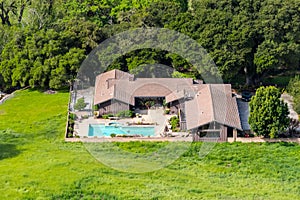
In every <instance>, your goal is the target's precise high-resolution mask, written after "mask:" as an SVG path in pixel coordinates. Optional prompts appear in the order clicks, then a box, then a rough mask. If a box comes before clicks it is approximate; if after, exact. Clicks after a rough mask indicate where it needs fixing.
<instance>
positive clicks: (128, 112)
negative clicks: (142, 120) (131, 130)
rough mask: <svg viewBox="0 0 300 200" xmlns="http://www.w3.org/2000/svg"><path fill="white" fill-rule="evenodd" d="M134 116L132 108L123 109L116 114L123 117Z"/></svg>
mask: <svg viewBox="0 0 300 200" xmlns="http://www.w3.org/2000/svg"><path fill="white" fill-rule="evenodd" d="M133 116H134V113H133V112H132V111H131V110H123V111H120V112H118V113H117V114H116V117H121V118H131V117H133Z"/></svg>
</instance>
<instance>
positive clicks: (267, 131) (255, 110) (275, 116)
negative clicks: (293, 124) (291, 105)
mask: <svg viewBox="0 0 300 200" xmlns="http://www.w3.org/2000/svg"><path fill="white" fill-rule="evenodd" d="M280 96H281V94H280V91H279V90H278V89H277V88H276V87H274V86H269V87H260V88H258V89H257V91H256V94H255V96H253V97H252V99H251V101H250V116H249V124H250V126H251V129H252V130H253V131H254V132H255V133H256V134H257V135H259V136H264V137H270V138H275V137H277V136H278V135H279V133H280V132H281V131H284V130H285V129H286V128H287V127H288V125H289V118H288V114H289V111H288V106H287V104H286V103H284V102H283V100H281V99H280Z"/></svg>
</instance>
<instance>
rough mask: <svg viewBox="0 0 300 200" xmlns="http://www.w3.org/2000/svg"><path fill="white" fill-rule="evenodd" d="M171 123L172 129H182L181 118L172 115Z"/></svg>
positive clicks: (176, 130) (175, 130)
mask: <svg viewBox="0 0 300 200" xmlns="http://www.w3.org/2000/svg"><path fill="white" fill-rule="evenodd" d="M170 124H171V126H172V131H174V132H178V131H180V128H179V118H178V117H177V116H174V117H171V119H170Z"/></svg>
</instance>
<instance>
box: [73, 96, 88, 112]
mask: <svg viewBox="0 0 300 200" xmlns="http://www.w3.org/2000/svg"><path fill="white" fill-rule="evenodd" d="M85 106H86V103H85V102H84V97H82V98H80V99H78V100H77V102H76V103H75V105H74V109H75V110H83V109H84V108H85Z"/></svg>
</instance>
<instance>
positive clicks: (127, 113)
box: [102, 110, 134, 119]
mask: <svg viewBox="0 0 300 200" xmlns="http://www.w3.org/2000/svg"><path fill="white" fill-rule="evenodd" d="M110 117H120V118H132V117H134V113H133V112H132V111H131V110H123V111H120V112H118V113H117V114H115V115H113V114H104V115H102V118H103V119H109V118H110Z"/></svg>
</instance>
